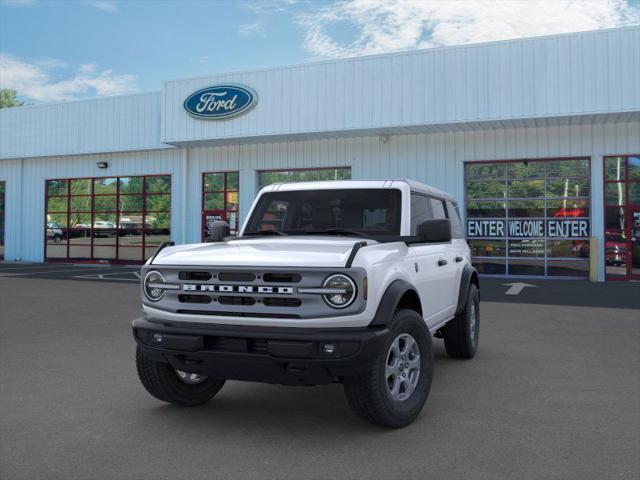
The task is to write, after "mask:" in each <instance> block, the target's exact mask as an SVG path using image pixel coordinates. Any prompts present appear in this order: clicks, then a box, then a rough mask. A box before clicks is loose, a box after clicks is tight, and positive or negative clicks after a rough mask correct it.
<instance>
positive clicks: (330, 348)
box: [322, 343, 336, 354]
mask: <svg viewBox="0 0 640 480" xmlns="http://www.w3.org/2000/svg"><path fill="white" fill-rule="evenodd" d="M322 351H323V352H324V353H328V354H332V353H334V352H335V351H336V346H335V345H334V344H333V343H325V344H324V345H323V347H322Z"/></svg>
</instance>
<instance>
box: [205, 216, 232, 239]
mask: <svg viewBox="0 0 640 480" xmlns="http://www.w3.org/2000/svg"><path fill="white" fill-rule="evenodd" d="M209 232H210V234H209V237H208V238H207V241H208V242H221V241H222V240H224V237H228V236H229V234H230V233H231V230H230V229H229V224H228V223H227V222H225V221H222V220H216V221H215V222H211V226H210V228H209Z"/></svg>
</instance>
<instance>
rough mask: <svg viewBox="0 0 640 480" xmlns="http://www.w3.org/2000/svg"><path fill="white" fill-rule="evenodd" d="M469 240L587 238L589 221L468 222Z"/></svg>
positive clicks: (473, 220)
mask: <svg viewBox="0 0 640 480" xmlns="http://www.w3.org/2000/svg"><path fill="white" fill-rule="evenodd" d="M467 237H468V238H504V237H510V238H540V237H548V238H587V237H589V220H588V219H585V218H580V219H576V218H566V219H564V218H563V219H549V220H543V219H531V220H523V219H517V220H508V221H507V220H484V219H471V220H467Z"/></svg>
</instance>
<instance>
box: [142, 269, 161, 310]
mask: <svg viewBox="0 0 640 480" xmlns="http://www.w3.org/2000/svg"><path fill="white" fill-rule="evenodd" d="M163 283H164V277H163V276H162V274H161V273H160V272H158V271H156V270H151V271H150V272H149V273H147V274H146V275H145V276H144V282H143V284H142V290H143V291H144V295H145V297H147V298H148V299H149V300H151V301H152V302H157V301H159V300H160V299H161V298H162V297H163V296H164V288H160V287H159V285H160V284H163Z"/></svg>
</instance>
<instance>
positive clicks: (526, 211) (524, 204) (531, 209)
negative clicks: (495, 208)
mask: <svg viewBox="0 0 640 480" xmlns="http://www.w3.org/2000/svg"><path fill="white" fill-rule="evenodd" d="M507 205H508V207H509V217H510V218H517V217H519V218H535V217H544V200H510V201H509V202H507Z"/></svg>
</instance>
